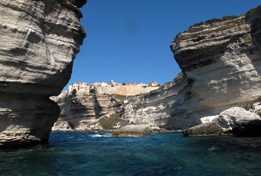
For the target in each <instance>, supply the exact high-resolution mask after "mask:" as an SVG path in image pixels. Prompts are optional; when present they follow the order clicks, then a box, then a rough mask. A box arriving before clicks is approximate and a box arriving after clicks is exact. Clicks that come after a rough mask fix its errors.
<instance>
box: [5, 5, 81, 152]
mask: <svg viewBox="0 0 261 176" xmlns="http://www.w3.org/2000/svg"><path fill="white" fill-rule="evenodd" d="M85 3H86V0H38V1H34V0H12V1H9V0H1V1H0V15H1V18H0V46H1V47H0V70H1V72H0V75H1V76H0V94H1V97H0V148H19V147H24V146H30V145H34V144H38V143H43V142H46V141H47V140H48V137H49V132H50V130H51V127H52V125H53V123H54V122H55V121H56V119H57V117H58V115H59V111H60V110H59V107H58V106H57V104H56V103H55V102H53V101H51V100H49V96H52V95H58V94H59V93H60V91H61V90H62V89H63V87H64V86H65V85H66V83H67V82H68V80H69V79H70V75H71V72H72V65H73V60H74V58H75V56H76V54H77V53H78V52H79V47H80V45H81V44H82V41H83V38H84V37H85V35H86V34H85V31H84V29H83V27H82V26H81V24H80V21H79V19H80V18H81V17H82V14H81V12H80V11H79V9H78V8H80V7H82V6H83V5H84V4H85Z"/></svg>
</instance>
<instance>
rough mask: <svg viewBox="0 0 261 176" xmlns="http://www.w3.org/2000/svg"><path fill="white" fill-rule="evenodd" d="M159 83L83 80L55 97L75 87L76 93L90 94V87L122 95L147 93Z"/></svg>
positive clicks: (63, 94) (61, 95)
mask: <svg viewBox="0 0 261 176" xmlns="http://www.w3.org/2000/svg"><path fill="white" fill-rule="evenodd" d="M159 87H160V85H159V84H158V83H157V82H156V81H153V82H151V83H149V84H143V83H117V82H114V81H113V80H112V81H111V82H110V83H105V82H95V83H92V84H91V85H89V84H88V83H85V82H79V83H73V84H72V85H69V87H68V89H67V90H65V91H64V92H62V93H61V94H60V95H58V96H57V98H56V99H59V98H63V97H65V96H68V95H69V94H72V91H73V90H74V89H75V92H76V93H84V94H90V90H91V89H95V92H96V93H97V94H117V95H124V96H133V95H139V94H144V93H148V92H150V91H152V90H155V89H158V88H159Z"/></svg>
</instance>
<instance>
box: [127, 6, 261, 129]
mask: <svg viewBox="0 0 261 176" xmlns="http://www.w3.org/2000/svg"><path fill="white" fill-rule="evenodd" d="M260 20H261V6H259V7H257V8H256V9H253V10H251V11H249V12H248V13H247V14H246V15H242V16H239V17H228V18H224V19H223V20H210V21H207V22H205V23H200V24H196V25H193V26H191V27H190V28H189V29H188V30H187V31H185V32H181V33H179V34H178V35H177V36H176V37H175V39H174V40H173V43H172V44H171V50H172V52H173V53H174V56H175V59H176V61H177V63H178V64H179V66H180V68H181V69H182V74H181V75H182V76H181V75H179V76H178V77H182V78H181V79H178V80H179V81H178V82H172V83H171V86H170V87H168V88H166V89H165V88H162V89H161V91H156V92H152V93H151V94H149V95H146V96H145V97H143V98H141V100H140V102H137V103H136V105H133V107H129V108H128V109H127V110H126V113H125V114H124V116H125V117H126V118H131V119H134V121H135V120H136V121H144V120H146V119H151V121H152V123H154V122H157V121H158V122H160V123H158V124H159V125H163V126H164V127H165V128H167V129H175V130H178V129H186V128H189V127H191V126H195V125H198V124H201V123H203V122H205V121H206V120H208V119H214V118H215V116H217V115H218V114H219V113H220V112H222V111H223V110H225V109H228V108H230V107H232V106H238V105H243V104H245V103H246V102H247V101H251V100H254V99H255V98H257V97H258V96H260V95H261V89H260V87H261V76H260V73H261V50H260V46H261V40H260V34H261V25H260ZM205 117H208V118H205ZM160 119H164V120H160ZM210 121H211V120H210Z"/></svg>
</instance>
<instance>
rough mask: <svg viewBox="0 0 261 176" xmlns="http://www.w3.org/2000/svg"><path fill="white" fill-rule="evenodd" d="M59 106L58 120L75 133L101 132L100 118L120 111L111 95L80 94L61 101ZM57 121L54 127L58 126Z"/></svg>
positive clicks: (119, 106)
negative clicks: (66, 124) (65, 123)
mask: <svg viewBox="0 0 261 176" xmlns="http://www.w3.org/2000/svg"><path fill="white" fill-rule="evenodd" d="M59 106H60V108H61V114H60V117H59V120H60V121H63V122H67V123H68V124H69V125H70V127H71V128H72V129H73V130H75V131H86V130H87V131H89V130H102V129H103V128H102V126H101V125H100V123H99V120H100V118H102V117H103V116H110V115H112V114H115V113H118V112H121V111H122V107H121V106H122V103H121V102H120V101H118V100H117V99H115V98H114V97H113V96H112V95H100V94H97V95H96V94H87V93H81V92H78V93H76V94H75V95H70V96H68V97H67V98H65V99H63V100H61V102H59ZM59 120H58V121H57V123H56V124H55V126H58V125H59ZM55 128H56V127H55ZM55 128H54V130H55ZM64 130H66V129H64Z"/></svg>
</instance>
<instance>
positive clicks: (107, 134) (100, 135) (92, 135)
mask: <svg viewBox="0 0 261 176" xmlns="http://www.w3.org/2000/svg"><path fill="white" fill-rule="evenodd" d="M90 136H91V137H93V138H101V137H111V134H109V133H106V134H91V135H90Z"/></svg>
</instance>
